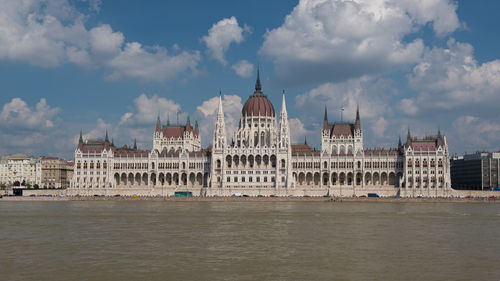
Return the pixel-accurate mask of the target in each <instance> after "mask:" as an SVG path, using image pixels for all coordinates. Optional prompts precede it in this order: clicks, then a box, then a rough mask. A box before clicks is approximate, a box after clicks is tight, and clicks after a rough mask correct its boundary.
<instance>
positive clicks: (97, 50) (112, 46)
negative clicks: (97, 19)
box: [89, 24, 125, 58]
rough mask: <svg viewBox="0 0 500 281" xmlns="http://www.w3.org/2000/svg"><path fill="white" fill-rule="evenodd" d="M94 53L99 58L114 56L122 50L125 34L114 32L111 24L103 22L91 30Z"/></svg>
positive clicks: (91, 44) (91, 45) (91, 43)
mask: <svg viewBox="0 0 500 281" xmlns="http://www.w3.org/2000/svg"><path fill="white" fill-rule="evenodd" d="M89 36H90V42H89V43H90V47H91V49H92V53H93V54H94V55H96V56H97V57H99V58H110V57H111V58H112V57H114V56H116V55H118V54H119V53H120V52H121V47H122V45H123V42H124V41H125V36H123V34H122V33H121V32H113V30H112V29H111V26H109V25H108V24H103V25H100V26H97V27H94V28H92V29H91V30H90V31H89Z"/></svg>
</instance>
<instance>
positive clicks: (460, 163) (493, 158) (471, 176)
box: [450, 152, 500, 190]
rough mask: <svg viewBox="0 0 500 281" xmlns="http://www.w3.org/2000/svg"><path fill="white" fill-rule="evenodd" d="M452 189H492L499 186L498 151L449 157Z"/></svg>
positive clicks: (499, 160) (499, 164)
mask: <svg viewBox="0 0 500 281" xmlns="http://www.w3.org/2000/svg"><path fill="white" fill-rule="evenodd" d="M450 164H451V182H452V187H453V188H454V189H466V190H471V189H472V190H492V189H494V188H495V187H499V186H500V178H499V176H498V175H499V174H500V152H477V153H474V154H467V155H463V156H455V157H453V158H452V159H451V163H450Z"/></svg>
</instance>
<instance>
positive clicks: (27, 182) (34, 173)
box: [0, 153, 42, 187]
mask: <svg viewBox="0 0 500 281" xmlns="http://www.w3.org/2000/svg"><path fill="white" fill-rule="evenodd" d="M41 177H42V165H41V161H40V158H36V157H32V156H29V155H26V154H22V153H17V154H11V155H6V156H2V157H1V159H0V184H4V185H12V186H31V187H33V186H34V185H35V184H38V185H40V182H41Z"/></svg>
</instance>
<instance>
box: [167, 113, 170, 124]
mask: <svg viewBox="0 0 500 281" xmlns="http://www.w3.org/2000/svg"><path fill="white" fill-rule="evenodd" d="M167 126H170V113H167Z"/></svg>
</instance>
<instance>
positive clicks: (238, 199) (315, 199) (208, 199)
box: [0, 196, 500, 204]
mask: <svg viewBox="0 0 500 281" xmlns="http://www.w3.org/2000/svg"><path fill="white" fill-rule="evenodd" d="M59 201H122V202H124V201H157V202H161V201H168V202H332V203H341V202H369V203H374V202H376V203H497V202H498V203H500V199H492V198H425V197H424V198H388V197H378V198H373V197H365V198H363V197H93V196H92V197H90V196H89V197H87V196H82V197H75V196H68V197H57V196H54V197H45V196H37V197H26V196H7V197H5V196H4V197H3V198H0V204H1V202H59Z"/></svg>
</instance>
